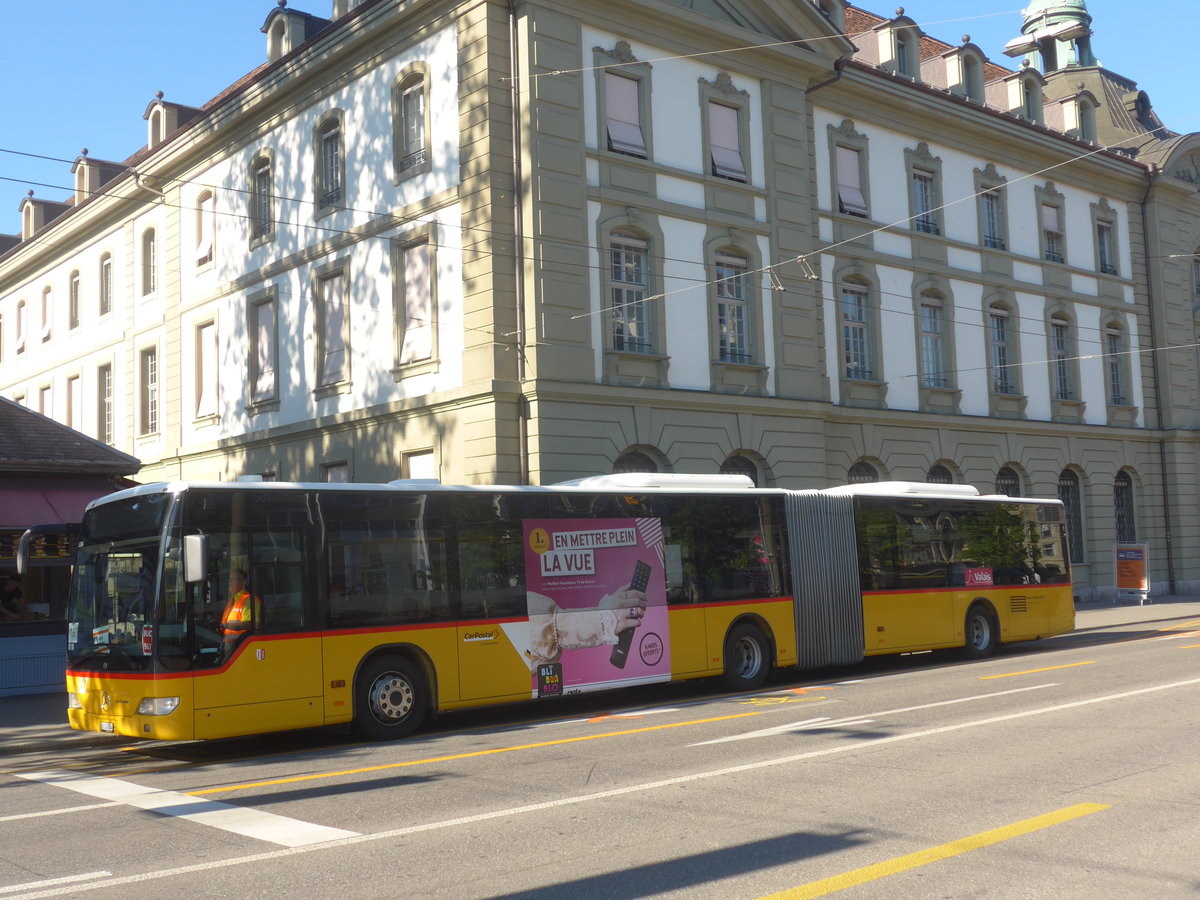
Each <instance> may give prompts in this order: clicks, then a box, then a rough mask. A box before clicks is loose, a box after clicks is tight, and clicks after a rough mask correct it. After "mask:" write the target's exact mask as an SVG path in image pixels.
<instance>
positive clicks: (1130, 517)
mask: <svg viewBox="0 0 1200 900" xmlns="http://www.w3.org/2000/svg"><path fill="white" fill-rule="evenodd" d="M1113 513H1114V514H1115V516H1116V523H1117V540H1118V541H1120V542H1121V543H1132V542H1133V541H1136V540H1137V525H1136V523H1135V521H1134V508H1133V479H1132V478H1130V477H1129V473H1128V472H1124V471H1122V472H1118V473H1117V477H1116V478H1115V479H1113Z"/></svg>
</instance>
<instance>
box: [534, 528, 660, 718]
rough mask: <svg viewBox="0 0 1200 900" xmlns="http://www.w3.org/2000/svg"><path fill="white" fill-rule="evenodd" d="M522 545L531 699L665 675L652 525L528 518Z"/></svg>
mask: <svg viewBox="0 0 1200 900" xmlns="http://www.w3.org/2000/svg"><path fill="white" fill-rule="evenodd" d="M524 538H525V587H526V597H527V600H528V603H529V633H528V640H527V642H526V647H525V648H524V653H525V656H526V659H527V660H528V662H529V664H530V670H531V672H532V676H533V691H534V696H536V697H554V696H558V695H561V694H570V693H577V692H580V691H586V690H598V689H600V688H604V687H611V686H614V685H616V684H621V683H646V682H650V681H665V680H667V679H668V678H669V677H670V673H671V660H670V646H669V643H668V641H669V637H668V622H667V597H666V593H667V592H666V578H665V575H664V569H663V535H662V523H661V522H660V521H659V520H658V519H651V518H643V519H528V520H526V521H525V522H524Z"/></svg>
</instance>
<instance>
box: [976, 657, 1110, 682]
mask: <svg viewBox="0 0 1200 900" xmlns="http://www.w3.org/2000/svg"><path fill="white" fill-rule="evenodd" d="M1095 664H1096V661H1095V660H1094V659H1089V660H1087V661H1086V662H1077V663H1067V664H1066V665H1062V666H1047V667H1046V668H1044V669H1026V670H1025V671H1023V672H1006V673H1004V674H1003V675H980V676H979V680H980V681H990V680H992V679H993V678H1012V677H1013V676H1015V675H1036V674H1037V673H1038V672H1053V671H1054V670H1055V669H1073V668H1075V666H1094V665H1095Z"/></svg>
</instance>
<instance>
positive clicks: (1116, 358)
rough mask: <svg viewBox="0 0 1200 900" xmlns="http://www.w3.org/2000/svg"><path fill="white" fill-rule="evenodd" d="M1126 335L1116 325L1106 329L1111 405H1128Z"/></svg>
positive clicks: (1106, 366)
mask: <svg viewBox="0 0 1200 900" xmlns="http://www.w3.org/2000/svg"><path fill="white" fill-rule="evenodd" d="M1125 357H1126V347H1125V336H1124V334H1123V332H1122V331H1121V329H1120V328H1118V327H1117V326H1116V325H1108V326H1106V327H1105V329H1104V372H1105V375H1106V376H1107V378H1106V380H1107V382H1108V403H1109V405H1110V406H1126V405H1128V403H1129V397H1128V396H1127V394H1126V390H1125Z"/></svg>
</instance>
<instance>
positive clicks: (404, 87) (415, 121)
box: [392, 70, 429, 178]
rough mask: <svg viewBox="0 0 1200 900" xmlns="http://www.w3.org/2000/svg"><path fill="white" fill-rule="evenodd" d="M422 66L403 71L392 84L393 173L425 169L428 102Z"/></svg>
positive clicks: (408, 173) (399, 175)
mask: <svg viewBox="0 0 1200 900" xmlns="http://www.w3.org/2000/svg"><path fill="white" fill-rule="evenodd" d="M427 92H428V91H427V87H426V79H425V72H424V70H421V71H416V72H410V73H408V74H407V75H404V76H403V77H402V78H401V79H400V80H399V81H398V82H397V83H396V87H395V88H394V93H393V95H392V115H393V119H394V123H393V128H394V136H393V141H394V143H395V156H396V177H397V178H400V177H403V176H405V175H410V174H412V173H413V172H415V171H418V170H419V171H425V170H426V168H427V167H426V163H427V162H428V161H429V157H428V150H427V146H426V145H427V140H426V136H427V135H428V133H429V118H428V116H429V111H428V107H429V103H428V97H427V96H426V95H427Z"/></svg>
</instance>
